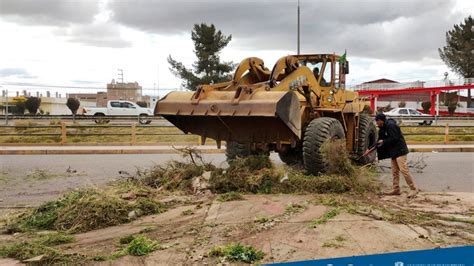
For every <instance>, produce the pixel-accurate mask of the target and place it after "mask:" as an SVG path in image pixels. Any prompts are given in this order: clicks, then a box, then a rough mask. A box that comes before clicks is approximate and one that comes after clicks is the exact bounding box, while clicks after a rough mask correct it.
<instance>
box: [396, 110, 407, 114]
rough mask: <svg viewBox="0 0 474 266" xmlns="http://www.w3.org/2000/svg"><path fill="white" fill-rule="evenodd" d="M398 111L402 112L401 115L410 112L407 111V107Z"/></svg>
mask: <svg viewBox="0 0 474 266" xmlns="http://www.w3.org/2000/svg"><path fill="white" fill-rule="evenodd" d="M398 113H399V114H401V115H407V114H408V111H407V109H400V110H399V111H398Z"/></svg>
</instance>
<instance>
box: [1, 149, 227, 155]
mask: <svg viewBox="0 0 474 266" xmlns="http://www.w3.org/2000/svg"><path fill="white" fill-rule="evenodd" d="M200 151H201V152H202V153H206V154H207V153H224V151H225V150H223V149H222V150H219V149H213V150H200ZM177 153H179V152H178V151H176V150H174V149H159V150H158V149H156V150H155V149H146V150H143V149H133V150H131V149H130V150H128V149H127V150H122V149H108V150H107V149H105V150H104V149H101V150H54V149H41V150H0V155H60V154H84V155H85V154H177Z"/></svg>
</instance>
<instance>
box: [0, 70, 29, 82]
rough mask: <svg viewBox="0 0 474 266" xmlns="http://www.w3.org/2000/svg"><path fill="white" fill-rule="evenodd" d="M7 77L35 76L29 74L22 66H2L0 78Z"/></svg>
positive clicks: (25, 77)
mask: <svg viewBox="0 0 474 266" xmlns="http://www.w3.org/2000/svg"><path fill="white" fill-rule="evenodd" d="M9 77H17V78H24V79H33V78H36V77H35V76H32V75H30V73H28V71H26V69H24V68H3V69H0V78H9Z"/></svg>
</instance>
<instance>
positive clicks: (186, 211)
mask: <svg viewBox="0 0 474 266" xmlns="http://www.w3.org/2000/svg"><path fill="white" fill-rule="evenodd" d="M193 214H194V212H193V210H191V209H188V210H184V211H183V212H181V215H193Z"/></svg>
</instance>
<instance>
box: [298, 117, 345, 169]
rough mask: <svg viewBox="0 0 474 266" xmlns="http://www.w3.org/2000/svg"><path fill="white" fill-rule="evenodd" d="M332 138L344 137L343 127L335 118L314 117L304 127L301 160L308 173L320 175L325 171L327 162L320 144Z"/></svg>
mask: <svg viewBox="0 0 474 266" xmlns="http://www.w3.org/2000/svg"><path fill="white" fill-rule="evenodd" d="M332 139H345V134H344V129H343V128H342V125H341V123H340V122H339V120H337V119H334V118H331V117H320V118H316V119H313V120H312V121H311V122H310V123H309V125H308V126H307V127H306V130H305V134H304V140H303V162H304V167H305V169H306V171H307V172H308V173H309V174H312V175H320V174H324V173H326V172H327V163H326V162H325V160H324V156H323V153H322V151H321V146H322V145H323V143H324V142H326V141H328V140H332Z"/></svg>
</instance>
